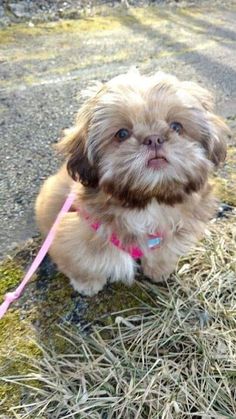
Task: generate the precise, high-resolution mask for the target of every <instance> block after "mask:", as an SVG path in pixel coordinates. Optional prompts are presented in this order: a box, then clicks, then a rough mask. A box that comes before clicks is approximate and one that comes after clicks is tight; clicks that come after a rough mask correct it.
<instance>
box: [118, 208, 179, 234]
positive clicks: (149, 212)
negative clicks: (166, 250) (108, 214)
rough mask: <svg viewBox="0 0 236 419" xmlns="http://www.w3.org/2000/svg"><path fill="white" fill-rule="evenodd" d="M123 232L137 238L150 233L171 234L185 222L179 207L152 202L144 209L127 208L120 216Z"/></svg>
mask: <svg viewBox="0 0 236 419" xmlns="http://www.w3.org/2000/svg"><path fill="white" fill-rule="evenodd" d="M119 221H120V222H119V224H120V225H121V226H122V230H123V233H124V235H125V233H126V234H127V235H129V234H130V235H132V236H135V237H137V238H139V237H143V236H145V235H148V234H156V233H157V232H160V233H163V235H164V236H166V237H167V236H171V235H172V234H174V233H175V232H176V231H177V230H179V228H181V227H182V226H183V224H184V217H183V215H182V213H181V211H180V209H179V208H176V207H169V206H166V205H159V204H158V203H157V202H152V203H151V204H150V205H149V206H148V207H146V208H145V209H143V210H127V211H124V212H123V214H121V215H120V217H119Z"/></svg>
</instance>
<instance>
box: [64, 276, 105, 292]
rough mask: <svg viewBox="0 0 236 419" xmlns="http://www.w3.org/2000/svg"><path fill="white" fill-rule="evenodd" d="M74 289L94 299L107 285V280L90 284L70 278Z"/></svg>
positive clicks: (94, 281)
mask: <svg viewBox="0 0 236 419" xmlns="http://www.w3.org/2000/svg"><path fill="white" fill-rule="evenodd" d="M70 282H71V285H72V287H73V288H74V289H75V290H76V291H78V292H79V293H80V294H81V295H84V296H86V297H92V296H93V295H96V294H97V293H98V292H99V291H101V290H102V289H103V287H104V285H105V284H106V282H107V281H106V279H102V280H101V279H100V280H93V281H89V282H82V281H79V280H77V279H74V278H70Z"/></svg>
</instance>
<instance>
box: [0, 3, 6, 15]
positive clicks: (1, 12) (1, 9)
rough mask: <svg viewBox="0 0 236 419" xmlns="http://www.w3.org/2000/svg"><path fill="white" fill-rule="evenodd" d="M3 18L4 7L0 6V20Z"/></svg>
mask: <svg viewBox="0 0 236 419" xmlns="http://www.w3.org/2000/svg"><path fill="white" fill-rule="evenodd" d="M4 16H5V10H4V7H2V6H0V18H2V17H4Z"/></svg>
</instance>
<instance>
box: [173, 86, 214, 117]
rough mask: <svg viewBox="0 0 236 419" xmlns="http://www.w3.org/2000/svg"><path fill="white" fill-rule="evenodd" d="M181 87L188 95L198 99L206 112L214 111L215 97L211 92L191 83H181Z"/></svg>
mask: <svg viewBox="0 0 236 419" xmlns="http://www.w3.org/2000/svg"><path fill="white" fill-rule="evenodd" d="M181 87H182V89H183V90H185V91H186V92H187V93H188V94H190V95H191V96H193V97H194V98H195V99H197V101H198V102H199V103H200V104H201V106H202V107H203V109H205V110H206V111H212V110H213V109H214V97H213V95H212V93H211V92H209V90H207V89H204V88H203V87H201V86H200V85H199V84H197V83H194V82H191V81H184V82H181Z"/></svg>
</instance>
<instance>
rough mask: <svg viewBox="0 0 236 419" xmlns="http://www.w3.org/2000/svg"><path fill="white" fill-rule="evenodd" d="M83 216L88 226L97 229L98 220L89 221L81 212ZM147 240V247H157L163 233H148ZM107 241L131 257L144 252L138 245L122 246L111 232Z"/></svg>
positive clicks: (139, 255) (86, 215)
mask: <svg viewBox="0 0 236 419" xmlns="http://www.w3.org/2000/svg"><path fill="white" fill-rule="evenodd" d="M78 212H79V210H78ZM83 217H84V218H85V219H86V220H87V221H88V222H89V223H90V227H91V228H92V229H93V230H94V231H97V230H98V229H99V228H100V227H101V223H100V222H98V221H91V219H90V216H89V215H88V214H84V213H83ZM147 237H148V240H147V247H148V249H150V250H154V249H156V248H157V247H159V246H160V244H161V242H162V240H163V234H161V233H159V232H158V233H156V234H148V236H147ZM109 241H110V242H111V243H112V244H113V245H114V246H116V247H118V249H120V250H123V251H124V252H126V253H129V255H130V256H131V257H132V258H133V259H140V258H141V257H142V256H143V255H144V252H143V250H142V249H141V248H140V247H139V246H124V245H123V244H122V242H121V240H120V239H119V238H118V237H117V235H116V234H115V233H112V234H111V237H110V238H109Z"/></svg>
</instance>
